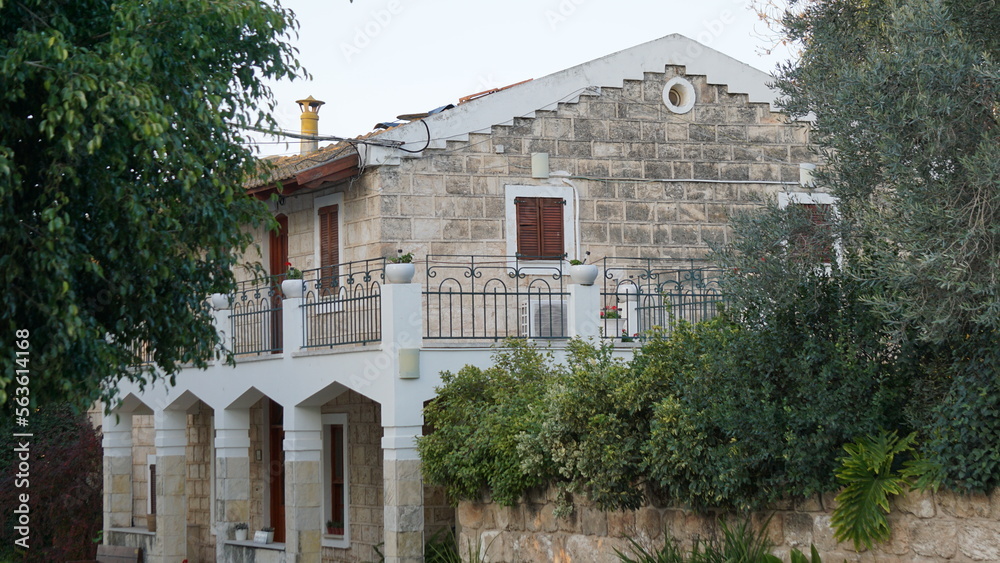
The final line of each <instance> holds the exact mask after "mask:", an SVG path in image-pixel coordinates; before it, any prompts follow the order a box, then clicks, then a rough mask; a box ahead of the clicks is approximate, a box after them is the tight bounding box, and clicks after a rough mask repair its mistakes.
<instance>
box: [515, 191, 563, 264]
mask: <svg viewBox="0 0 1000 563" xmlns="http://www.w3.org/2000/svg"><path fill="white" fill-rule="evenodd" d="M565 208H566V200H564V199H562V198H558V197H519V198H515V199H514V210H515V215H516V216H517V256H518V258H520V259H521V260H561V259H563V257H565V255H566V250H565V248H566V244H565V235H564V233H563V211H564V210H565Z"/></svg>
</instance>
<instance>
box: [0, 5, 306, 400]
mask: <svg viewBox="0 0 1000 563" xmlns="http://www.w3.org/2000/svg"><path fill="white" fill-rule="evenodd" d="M295 28H296V23H295V21H294V19H293V14H292V12H291V11H289V10H286V9H284V8H282V7H281V6H280V5H279V4H277V3H274V4H271V3H265V2H260V1H256V0H122V1H116V2H112V1H110V0H72V1H69V0H57V1H50V0H45V1H42V0H17V1H11V0H0V82H2V84H3V87H2V88H0V123H2V124H3V126H2V127H0V247H2V248H3V249H4V252H3V255H2V256H0V276H2V280H3V282H2V283H3V287H4V291H3V295H2V298H0V299H2V305H0V315H2V320H0V327H2V329H0V332H2V334H3V342H4V349H5V350H8V351H9V350H11V346H12V342H14V341H15V338H17V340H18V341H20V340H22V338H21V337H20V336H21V335H25V334H27V335H28V338H27V340H28V343H29V346H30V348H29V349H28V352H29V354H27V355H22V356H21V357H16V356H15V355H14V353H13V351H10V352H8V353H4V354H3V355H2V356H0V404H3V402H4V401H5V400H6V399H7V397H8V395H10V394H11V393H12V391H11V379H12V377H13V376H14V374H15V370H16V369H24V368H25V364H26V365H27V369H28V370H29V373H28V375H29V376H30V382H29V385H28V390H29V391H30V397H31V398H32V400H33V401H35V402H38V403H41V402H45V401H49V400H57V399H67V400H72V401H73V402H74V403H76V404H77V405H85V404H88V403H90V402H92V401H93V400H95V399H98V398H99V397H101V396H103V397H104V398H109V397H111V396H112V395H113V390H114V387H115V384H116V383H117V382H118V381H121V380H123V379H131V380H135V381H139V382H142V383H148V382H150V381H152V380H153V378H154V377H156V376H155V375H154V372H153V371H152V369H151V368H148V367H146V368H142V369H139V370H134V369H133V368H132V366H134V365H135V364H137V363H139V360H140V356H141V354H142V353H143V350H144V349H146V348H147V347H148V350H149V351H150V353H151V354H152V359H153V360H154V361H155V363H156V365H158V366H159V368H160V369H161V370H162V373H163V375H164V377H170V376H172V375H173V374H175V373H176V372H177V371H178V369H179V366H180V365H181V364H182V363H187V362H192V363H194V364H195V365H196V366H204V365H205V363H206V361H207V360H209V359H211V358H212V357H213V354H214V350H215V347H216V345H217V344H218V338H217V336H216V333H215V331H214V330H213V328H212V325H211V316H210V314H209V310H208V308H207V306H206V305H205V303H204V300H205V297H206V296H207V295H208V294H209V293H211V292H217V291H218V292H221V291H228V289H229V287H230V286H231V284H232V280H233V274H232V267H233V266H234V265H235V264H236V261H237V258H236V256H237V254H238V252H239V251H240V250H242V249H245V248H246V246H247V244H248V243H249V235H248V234H247V232H246V230H245V227H246V226H247V225H248V224H250V225H252V224H254V223H259V222H260V221H264V220H266V219H267V216H266V213H265V209H264V206H263V205H262V204H260V203H259V202H256V201H254V200H252V199H251V198H249V197H247V196H246V195H245V194H244V193H243V191H242V189H241V186H242V184H243V182H244V181H245V180H246V179H247V178H248V177H249V175H250V174H252V173H254V170H255V166H256V165H255V162H254V160H253V159H252V158H251V152H250V150H249V148H248V147H247V146H246V144H245V143H246V139H245V138H244V137H243V136H242V134H241V133H240V129H239V128H238V126H248V125H256V126H259V125H261V124H272V123H273V122H272V121H271V119H270V117H269V115H268V113H269V110H270V109H273V107H274V100H273V97H272V94H271V92H270V90H269V88H267V87H266V86H265V85H264V83H263V82H262V80H263V79H265V78H273V79H281V78H285V77H291V78H294V77H296V76H298V75H300V74H303V72H302V70H301V68H300V66H299V64H298V62H297V61H296V60H295V59H294V56H293V55H294V49H293V48H292V47H290V46H289V45H288V44H287V43H286V42H285V41H286V40H287V39H288V38H289V36H290V35H291V34H292V33H294V31H295ZM258 108H259V109H258ZM18 331H20V332H18ZM15 335H18V336H15ZM18 360H20V364H21V365H18Z"/></svg>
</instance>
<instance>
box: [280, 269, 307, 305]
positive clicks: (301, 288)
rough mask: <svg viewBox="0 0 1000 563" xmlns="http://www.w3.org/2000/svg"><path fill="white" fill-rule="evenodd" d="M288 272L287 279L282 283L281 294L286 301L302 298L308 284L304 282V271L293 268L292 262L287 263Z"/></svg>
mask: <svg viewBox="0 0 1000 563" xmlns="http://www.w3.org/2000/svg"><path fill="white" fill-rule="evenodd" d="M285 266H288V271H286V272H285V279H284V281H282V282H281V293H283V294H284V295H285V298H286V299H292V298H300V297H302V295H303V294H304V293H305V289H306V284H305V282H304V281H302V270H300V269H298V268H296V267H294V266H292V263H291V262H285Z"/></svg>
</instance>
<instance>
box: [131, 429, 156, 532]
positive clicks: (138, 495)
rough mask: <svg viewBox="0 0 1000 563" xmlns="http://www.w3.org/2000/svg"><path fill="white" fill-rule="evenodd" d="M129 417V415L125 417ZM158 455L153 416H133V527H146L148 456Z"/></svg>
mask: <svg viewBox="0 0 1000 563" xmlns="http://www.w3.org/2000/svg"><path fill="white" fill-rule="evenodd" d="M125 416H127V415H125ZM154 454H156V430H155V428H154V426H153V415H134V416H132V525H133V526H138V527H142V528H145V527H146V512H147V510H146V503H147V500H148V499H149V494H148V492H147V490H148V488H149V468H148V467H147V465H146V459H147V456H150V455H154Z"/></svg>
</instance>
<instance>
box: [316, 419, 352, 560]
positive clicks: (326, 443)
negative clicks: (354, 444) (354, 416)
mask: <svg viewBox="0 0 1000 563" xmlns="http://www.w3.org/2000/svg"><path fill="white" fill-rule="evenodd" d="M322 422H323V515H322V521H321V522H320V523H319V526H320V531H321V532H326V521H327V520H330V519H331V518H330V516H331V515H330V510H331V509H332V508H333V507H332V506H330V499H331V495H332V494H333V475H331V473H332V472H331V469H332V467H331V465H332V462H333V460H332V458H331V456H330V444H332V443H333V429H332V426H333V425H335V424H339V425H341V426H343V427H344V444H343V448H344V451H343V455H344V461H345V463H344V507H345V508H346V510H344V535H343V537H341V538H333V537H329V536H326V534H325V533H324V534H323V542H322V543H323V547H336V548H345V549H346V548H349V547H351V523H350V522H351V455H350V454H351V449H350V436H351V434H350V428H349V426H348V419H347V413H329V414H324V415H323V416H322Z"/></svg>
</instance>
